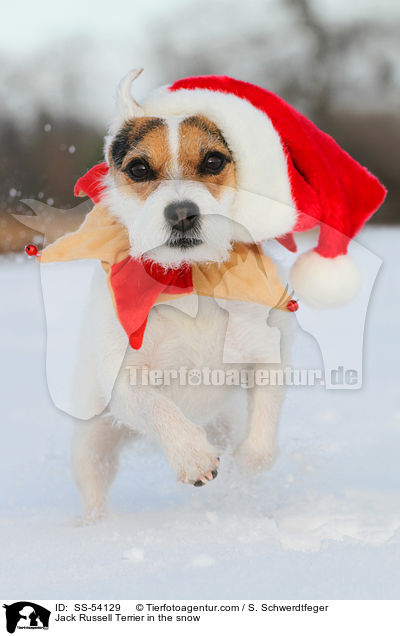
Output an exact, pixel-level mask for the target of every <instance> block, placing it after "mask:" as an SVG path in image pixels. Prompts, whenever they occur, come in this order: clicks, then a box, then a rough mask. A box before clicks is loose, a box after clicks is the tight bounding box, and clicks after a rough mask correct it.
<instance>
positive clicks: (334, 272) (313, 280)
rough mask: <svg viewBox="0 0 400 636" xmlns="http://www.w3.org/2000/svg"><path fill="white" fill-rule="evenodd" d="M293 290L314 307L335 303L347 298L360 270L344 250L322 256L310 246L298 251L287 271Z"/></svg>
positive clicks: (352, 292)
mask: <svg viewBox="0 0 400 636" xmlns="http://www.w3.org/2000/svg"><path fill="white" fill-rule="evenodd" d="M290 282H291V284H292V286H293V294H294V295H295V296H297V297H299V299H301V300H303V301H304V302H305V303H306V304H307V305H310V306H311V307H316V308H318V309H324V308H325V309H328V308H331V307H338V306H339V305H343V304H344V303H346V302H348V301H349V300H351V299H352V298H353V297H354V296H355V294H356V293H357V291H358V289H359V288H360V284H361V274H360V271H359V269H358V267H357V265H356V264H355V263H354V261H353V260H352V258H351V257H350V256H349V255H348V254H342V255H340V256H336V257H335V258H325V257H324V256H320V255H319V254H318V253H317V252H315V251H313V250H311V251H310V252H306V253H305V254H302V255H301V256H300V257H299V258H298V259H297V261H296V262H295V264H294V265H293V267H292V269H291V272H290Z"/></svg>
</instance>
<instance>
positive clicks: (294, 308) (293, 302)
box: [286, 300, 299, 311]
mask: <svg viewBox="0 0 400 636" xmlns="http://www.w3.org/2000/svg"><path fill="white" fill-rule="evenodd" d="M298 308H299V303H298V302H297V300H289V302H288V303H287V305H286V309H288V310H289V311H297V310H298Z"/></svg>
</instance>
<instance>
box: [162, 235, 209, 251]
mask: <svg viewBox="0 0 400 636" xmlns="http://www.w3.org/2000/svg"><path fill="white" fill-rule="evenodd" d="M202 243H203V241H202V240H201V239H199V238H197V237H188V236H177V237H172V236H171V237H170V239H169V240H168V241H167V247H170V248H172V249H174V248H180V249H182V250H189V249H191V248H192V247H196V246H198V245H202Z"/></svg>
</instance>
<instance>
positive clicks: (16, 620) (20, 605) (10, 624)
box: [3, 601, 51, 634]
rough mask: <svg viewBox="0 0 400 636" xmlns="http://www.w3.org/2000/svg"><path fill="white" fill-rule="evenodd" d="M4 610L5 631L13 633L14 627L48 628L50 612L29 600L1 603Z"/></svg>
mask: <svg viewBox="0 0 400 636" xmlns="http://www.w3.org/2000/svg"><path fill="white" fill-rule="evenodd" d="M3 607H4V608H5V610H6V621H7V631H8V633H9V634H13V633H14V632H15V630H16V628H17V627H18V628H20V629H21V628H22V629H48V628H49V618H50V614H51V612H50V611H49V610H48V609H46V608H45V607H42V606H41V605H37V603H31V601H18V602H17V603H12V605H3Z"/></svg>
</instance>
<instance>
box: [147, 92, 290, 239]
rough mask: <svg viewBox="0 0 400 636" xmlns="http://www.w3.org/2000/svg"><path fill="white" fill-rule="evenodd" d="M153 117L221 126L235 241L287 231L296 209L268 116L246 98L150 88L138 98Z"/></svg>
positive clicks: (276, 137)
mask: <svg viewBox="0 0 400 636" xmlns="http://www.w3.org/2000/svg"><path fill="white" fill-rule="evenodd" d="M142 107H143V109H144V112H145V115H147V116H153V117H169V116H174V115H175V116H180V117H181V116H185V115H188V116H189V115H196V114H198V115H204V116H205V117H208V119H210V120H211V121H213V122H214V123H215V124H216V125H217V126H218V127H219V129H220V130H221V132H222V134H223V135H224V137H225V139H226V141H227V143H228V144H229V146H230V147H231V150H232V152H233V155H234V159H235V162H236V167H237V178H238V193H237V196H236V201H235V206H234V213H233V220H234V221H236V222H237V223H238V224H240V225H241V226H243V228H244V230H243V233H242V234H241V235H240V236H237V237H235V238H236V239H238V240H244V241H248V240H249V236H250V237H251V239H252V241H253V242H258V241H263V240H266V239H269V238H275V237H276V236H281V235H282V234H286V233H287V232H290V231H291V230H292V229H293V227H294V226H295V224H296V219H297V211H296V208H295V205H294V202H293V200H292V195H291V188H290V183H289V177H288V171H287V164H286V157H285V154H284V151H283V148H282V143H281V140H280V137H279V135H278V133H277V132H276V130H275V129H274V127H273V125H272V123H271V121H270V119H269V118H268V117H267V116H266V115H265V114H264V113H263V112H262V111H260V110H258V109H257V108H255V107H254V106H253V105H252V104H250V103H249V102H248V101H247V100H245V99H241V98H240V97H237V96H236V95H230V94H227V93H222V92H218V91H209V90H206V89H196V90H187V89H180V90H178V91H173V92H171V91H169V90H168V88H166V87H163V88H160V89H157V90H156V91H153V92H152V93H151V94H150V95H149V96H148V97H147V98H146V99H145V100H144V101H143V102H142Z"/></svg>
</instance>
